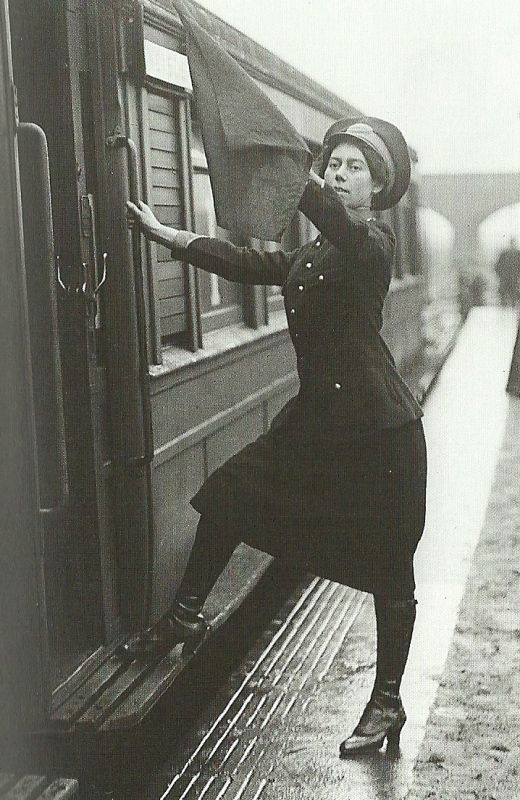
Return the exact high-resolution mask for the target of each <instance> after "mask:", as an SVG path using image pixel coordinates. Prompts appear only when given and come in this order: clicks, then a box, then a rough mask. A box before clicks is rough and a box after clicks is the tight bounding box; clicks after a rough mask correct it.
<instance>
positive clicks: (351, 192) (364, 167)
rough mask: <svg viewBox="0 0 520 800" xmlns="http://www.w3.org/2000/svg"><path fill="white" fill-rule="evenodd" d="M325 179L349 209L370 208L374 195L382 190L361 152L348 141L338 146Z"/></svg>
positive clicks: (330, 160)
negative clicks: (373, 178)
mask: <svg viewBox="0 0 520 800" xmlns="http://www.w3.org/2000/svg"><path fill="white" fill-rule="evenodd" d="M323 178H324V180H325V183H327V184H328V185H329V186H332V188H333V189H334V190H335V191H336V192H337V193H338V194H339V196H340V198H341V200H342V201H343V203H344V205H346V206H347V208H362V207H365V208H370V206H371V204H372V195H373V194H374V192H377V191H380V190H381V188H382V187H381V186H376V185H375V184H374V181H373V180H372V176H371V174H370V170H369V168H368V164H367V162H366V159H365V156H364V155H363V153H362V152H361V150H360V149H359V148H358V147H356V145H355V144H352V143H351V142H348V141H345V142H340V143H339V144H338V145H336V147H335V148H334V150H333V151H332V153H331V155H330V158H329V163H328V165H327V169H326V170H325V174H324V176H323Z"/></svg>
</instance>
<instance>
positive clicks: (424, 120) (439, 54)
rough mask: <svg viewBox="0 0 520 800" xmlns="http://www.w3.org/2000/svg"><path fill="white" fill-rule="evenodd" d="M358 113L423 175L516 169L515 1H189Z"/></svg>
mask: <svg viewBox="0 0 520 800" xmlns="http://www.w3.org/2000/svg"><path fill="white" fill-rule="evenodd" d="M199 3H200V4H201V5H202V6H204V7H205V8H207V9H209V10H211V11H213V12H214V13H215V14H217V15H218V16H219V17H221V18H222V19H225V20H226V21H227V22H229V23H230V24H232V25H234V26H235V27H236V28H238V29H239V30H241V31H243V32H244V33H246V34H247V35H248V36H251V37H252V38H253V39H255V40H256V41H257V42H260V43H261V44H263V45H264V46H265V47H267V48H269V49H270V50H271V51H273V52H274V53H276V54H277V55H279V56H281V57H282V58H283V59H284V60H285V61H287V62H289V63H290V64H292V65H293V66H294V67H296V68H297V69H299V70H300V71H302V72H304V73H306V74H307V75H309V76H311V77H312V78H314V79H315V80H317V81H318V82H319V83H321V84H323V85H324V86H326V87H327V88H328V89H330V90H331V91H333V92H334V93H336V94H338V95H340V96H341V97H343V98H344V99H345V100H348V101H349V102H351V103H353V104H354V105H356V106H357V107H359V108H361V109H362V110H363V111H365V112H366V113H368V114H371V115H373V116H380V117H386V118H387V119H389V120H390V121H392V122H395V124H397V125H398V126H399V127H400V128H401V129H402V131H403V133H404V134H405V136H406V137H407V138H408V139H409V141H410V143H411V144H412V145H413V146H414V147H415V148H416V149H417V150H418V152H419V159H420V164H421V169H422V171H423V172H424V173H426V172H453V171H457V172H495V171H502V172H506V171H518V170H520V55H519V54H520V0H497V2H496V3H494V2H493V0H486V1H485V2H484V0H199Z"/></svg>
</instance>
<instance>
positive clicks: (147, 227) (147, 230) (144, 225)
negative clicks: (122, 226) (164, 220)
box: [126, 200, 162, 239]
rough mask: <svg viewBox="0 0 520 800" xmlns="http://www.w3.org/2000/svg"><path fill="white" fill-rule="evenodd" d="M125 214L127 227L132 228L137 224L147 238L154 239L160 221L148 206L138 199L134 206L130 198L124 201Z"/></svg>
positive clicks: (157, 232) (159, 227) (159, 226)
mask: <svg viewBox="0 0 520 800" xmlns="http://www.w3.org/2000/svg"><path fill="white" fill-rule="evenodd" d="M126 215H127V219H128V227H129V228H133V227H134V225H137V226H138V227H139V228H140V229H141V231H142V232H143V234H144V235H145V236H146V238H147V239H155V238H156V237H157V235H158V234H159V231H160V229H161V227H162V226H161V223H160V222H159V220H158V219H157V217H156V216H155V214H154V213H153V211H152V209H151V208H150V206H147V205H146V203H143V201H142V200H139V204H138V205H137V206H136V205H135V203H132V202H131V201H130V200H127V201H126Z"/></svg>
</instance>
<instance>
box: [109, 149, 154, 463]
mask: <svg viewBox="0 0 520 800" xmlns="http://www.w3.org/2000/svg"><path fill="white" fill-rule="evenodd" d="M106 143H107V145H108V146H109V147H126V150H127V152H128V167H129V184H130V185H129V189H130V200H131V201H132V202H133V203H136V204H137V203H138V201H139V160H138V159H139V157H138V153H137V147H136V144H135V142H134V141H133V139H130V138H129V137H128V136H123V135H119V134H116V135H114V136H109V137H108V138H107V140H106ZM131 235H132V261H133V268H134V287H135V308H136V321H137V340H138V348H139V377H140V382H141V403H142V419H143V439H144V447H143V454H142V456H136V457H135V458H132V459H130V460H129V462H130V463H131V464H133V465H139V464H149V463H151V461H152V460H153V457H154V444H153V425H152V408H151V403H150V389H149V382H150V376H149V372H148V337H147V332H146V309H145V303H144V283H143V271H142V265H141V240H140V235H141V234H140V231H139V229H138V227H137V226H136V225H134V226H133V228H132V232H131Z"/></svg>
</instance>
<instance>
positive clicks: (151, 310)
mask: <svg viewBox="0 0 520 800" xmlns="http://www.w3.org/2000/svg"><path fill="white" fill-rule="evenodd" d="M2 13H3V18H2V22H3V29H2V37H3V40H2V52H3V54H4V55H3V62H2V64H3V72H2V76H1V77H2V90H3V93H4V94H3V98H4V100H3V105H2V107H1V108H0V113H1V115H2V119H1V122H2V130H3V131H4V133H5V134H6V135H4V137H3V139H2V142H3V145H2V147H3V148H4V150H3V151H2V153H1V156H2V163H1V164H0V167H1V170H2V176H3V178H2V185H3V186H6V187H9V188H8V190H6V203H7V201H9V203H10V204H11V205H10V207H9V209H7V205H6V206H5V209H4V213H3V214H2V217H1V220H0V225H1V227H2V238H3V239H4V238H5V239H6V241H7V242H8V246H7V249H6V248H4V253H5V256H4V257H5V258H6V259H7V260H8V261H9V264H8V265H7V266H8V269H7V270H5V271H4V270H3V272H4V279H5V280H6V281H8V282H9V287H8V288H9V292H8V293H7V294H6V296H7V297H8V298H9V299H10V308H11V309H12V315H13V318H12V319H5V320H3V323H2V324H3V325H5V326H6V328H5V330H4V331H3V334H4V341H9V342H12V341H13V338H14V339H15V340H16V345H15V349H14V350H13V351H12V353H11V354H10V355H8V356H6V365H5V366H4V374H5V376H6V381H7V383H8V385H9V386H11V387H12V392H13V393H14V398H15V402H14V404H13V401H12V398H11V399H9V397H4V401H5V409H4V408H3V409H2V414H3V420H5V421H6V422H7V421H8V422H9V425H10V433H11V440H10V441H8V442H7V445H8V449H9V450H10V451H12V458H11V456H10V460H7V461H6V464H5V466H6V468H8V470H9V475H8V479H7V478H6V481H5V482H3V485H2V496H4V493H9V503H10V507H11V508H14V509H15V510H17V511H18V512H19V519H18V518H16V514H14V515H13V514H11V515H7V517H6V521H5V524H6V526H7V528H6V534H5V536H4V544H3V546H4V551H5V558H4V559H3V560H2V562H1V563H2V570H7V571H9V572H10V573H11V576H10V578H9V580H8V581H7V589H6V595H5V598H4V601H5V602H4V603H3V608H2V615H3V619H2V623H3V628H4V637H3V638H4V641H5V642H8V643H9V642H13V646H12V647H11V646H10V645H9V646H8V647H4V649H3V651H2V656H1V658H2V669H1V670H0V671H1V672H2V674H3V675H5V676H7V677H6V680H4V681H3V683H2V690H1V691H2V692H5V693H6V694H8V695H9V694H10V695H11V696H18V697H20V698H23V701H24V708H25V712H24V714H23V715H22V718H21V720H20V722H21V727H22V728H25V729H31V728H35V727H36V728H38V727H40V728H41V727H46V726H52V724H57V723H59V724H62V725H63V724H66V725H71V726H73V725H81V720H82V719H83V720H84V721H85V722H86V723H88V724H90V725H92V724H93V717H92V714H91V713H90V712H89V711H88V708H89V706H88V703H89V702H90V700H91V699H92V698H94V697H99V695H100V693H101V691H102V690H104V689H106V688H107V687H108V688H109V687H110V686H112V685H113V682H114V681H115V680H116V679H117V678H118V677H119V676H120V674H121V673H120V669H121V667H120V666H117V664H116V663H115V662H116V658H115V657H114V656H112V653H113V652H114V648H115V645H116V644H117V643H118V642H120V641H121V639H122V638H124V637H125V636H128V635H129V634H130V633H132V632H133V631H136V630H138V629H139V628H140V627H142V626H145V625H147V624H149V623H150V622H152V621H153V620H155V619H156V618H157V617H158V616H159V615H160V614H161V613H162V612H164V611H165V609H166V608H167V606H168V605H169V603H170V601H171V599H172V596H173V593H174V592H175V589H176V586H177V585H178V582H179V580H180V578H181V577H182V572H183V569H184V565H185V563H186V560H187V558H188V555H189V551H190V547H191V543H192V541H193V536H194V532H195V526H196V513H195V512H194V510H193V509H192V508H191V506H190V505H189V499H190V497H191V495H192V494H193V493H194V492H195V491H196V490H197V488H198V487H199V486H200V484H201V483H202V481H203V480H204V478H205V477H206V476H207V475H208V474H209V473H210V472H211V471H212V470H213V469H215V468H216V467H217V466H218V465H219V464H220V463H222V462H223V461H224V460H225V459H226V458H227V457H228V456H230V455H231V454H232V453H234V452H235V451H237V450H238V449H239V448H240V447H241V446H243V445H244V444H245V443H246V442H248V441H250V440H252V439H254V438H255V437H257V436H258V435H259V434H260V433H262V432H263V431H265V430H266V429H267V427H268V425H269V423H270V420H271V419H272V417H273V416H274V415H275V414H276V412H277V411H278V410H279V408H280V407H281V406H282V405H283V403H284V402H285V401H286V400H287V398H288V397H289V396H291V394H293V393H295V392H296V391H297V385H298V384H297V375H296V368H295V360H294V357H293V353H292V348H291V346H290V341H289V336H288V333H287V327H286V321H285V317H284V311H283V304H282V299H281V296H280V293H279V290H278V289H277V288H276V287H272V288H270V287H241V286H238V285H236V284H231V283H229V282H226V281H224V280H223V279H220V278H217V277H215V276H211V275H208V274H203V273H198V272H197V271H196V270H195V269H194V268H193V267H191V266H189V265H187V264H184V263H181V262H179V261H175V260H172V257H171V254H170V253H169V252H168V251H167V250H165V249H164V248H162V247H161V246H156V245H154V244H148V243H145V241H144V240H142V239H141V237H140V236H139V234H138V233H136V232H135V231H134V232H133V233H130V232H129V231H128V229H127V224H126V217H125V208H124V201H125V199H126V198H128V197H131V198H133V199H135V198H137V197H142V198H143V199H145V200H146V201H147V202H148V203H149V204H150V205H151V206H152V207H153V208H154V209H155V211H156V214H157V216H158V217H159V219H160V220H161V222H163V223H165V224H172V225H174V226H176V227H181V228H188V229H193V230H196V231H200V232H202V233H209V234H214V233H216V232H218V233H219V235H222V236H226V235H229V234H228V233H226V232H225V231H217V225H216V219H215V213H214V208H213V201H212V196H211V184H210V180H209V174H208V167H207V162H206V157H205V153H204V146H203V142H202V138H201V135H200V129H199V125H198V121H197V119H196V117H195V115H194V113H193V109H192V104H191V82H190V76H189V70H188V65H187V59H186V56H185V52H184V39H183V31H182V26H181V23H180V20H179V18H178V16H177V15H176V13H175V12H174V10H173V8H172V6H171V5H170V4H169V3H168V0H160V1H159V0H157V2H152V1H151V0H142V1H141V2H137V0H132V1H131V0H112V2H110V1H109V0H60V1H59V2H56V0H36V2H35V0H17V1H16V2H11V3H9V4H8V3H7V0H3V3H2ZM193 13H194V14H195V15H196V16H197V19H198V20H199V21H200V23H201V24H202V25H203V26H204V27H205V28H206V29H207V30H208V31H209V32H210V33H211V34H212V35H213V36H214V37H215V38H216V39H217V41H219V42H220V44H221V45H223V46H224V47H225V49H227V50H228V52H229V53H230V54H231V55H232V56H234V57H235V58H236V59H237V60H238V62H239V63H240V64H241V65H242V66H243V67H244V68H245V69H246V70H247V71H248V73H249V74H250V75H251V76H252V78H253V79H254V80H256V81H257V82H258V83H259V85H260V86H261V87H262V89H264V91H265V92H266V93H267V94H268V96H269V97H270V98H271V99H272V100H273V101H274V103H275V104H276V105H277V106H278V107H279V108H280V109H281V110H282V112H283V113H284V114H285V115H286V116H287V117H288V119H289V120H290V121H291V122H292V123H293V125H294V126H295V127H296V128H297V130H298V131H299V133H300V134H301V135H302V136H303V137H304V138H305V139H306V141H307V142H308V144H309V145H310V147H311V148H312V149H317V148H318V146H319V142H320V141H321V139H322V136H323V133H324V132H325V130H326V129H327V128H328V126H329V125H330V124H331V123H332V122H333V121H334V120H335V119H337V118H339V117H341V116H345V115H348V114H352V113H355V111H356V110H355V109H354V108H353V107H352V106H350V105H349V104H348V103H346V102H345V101H343V100H341V99H340V98H338V97H336V96H334V95H332V94H331V93H330V92H328V91H326V90H325V89H323V88H322V87H321V86H319V85H318V84H316V83H315V82H314V81H312V80H310V79H309V78H307V77H305V76H303V75H301V74H299V73H298V72H297V71H296V70H294V69H293V68H291V67H290V66H288V65H287V64H285V63H284V62H283V61H281V60H280V59H279V58H277V57H276V56H274V55H273V54H271V53H269V52H268V51H267V50H265V49H264V48H262V47H260V46H259V45H258V44H256V43H255V42H254V41H252V40H251V39H249V38H247V37H245V36H244V35H242V34H241V33H239V32H238V31H236V30H235V29H233V28H231V27H230V26H228V25H227V24H225V23H223V22H222V21H221V20H220V19H218V18H217V17H215V16H214V15H212V14H210V13H209V12H207V11H204V10H203V9H202V8H200V7H199V6H197V5H196V4H193ZM9 40H10V42H11V50H9V47H8V45H9ZM10 53H11V56H10V57H9V54H10ZM12 86H14V87H16V93H15V92H13V91H12V90H11V88H12ZM4 178H5V179H4ZM416 206H417V176H416V175H414V180H413V181H412V184H411V187H410V189H409V191H408V193H407V195H406V196H405V198H404V199H403V201H401V203H400V204H399V206H398V207H397V208H396V209H393V210H392V211H391V212H385V214H386V215H387V217H388V219H389V221H390V223H391V224H392V225H393V227H394V228H395V229H396V231H397V234H398V241H399V249H398V253H397V258H396V263H395V267H394V269H395V276H394V279H393V282H392V286H391V290H390V294H389V298H388V301H387V305H386V310H385V327H384V335H385V337H386V339H387V341H388V342H389V345H390V347H391V349H392V351H393V353H394V355H395V356H396V360H397V361H398V363H399V364H400V365H401V366H402V367H406V364H407V363H412V362H413V360H414V359H415V358H416V357H417V356H418V353H419V349H420V346H421V330H420V325H421V322H420V313H421V306H422V305H423V304H424V302H425V295H426V289H425V281H424V278H423V276H422V274H421V265H420V254H419V252H418V246H417V236H416V219H415V214H416ZM8 211H9V213H8ZM9 215H10V216H9ZM312 235H313V230H312V226H311V225H310V223H308V221H307V220H306V219H305V218H304V217H303V216H301V215H300V214H298V215H297V216H296V217H295V219H294V220H293V222H292V224H291V225H290V227H289V229H288V230H287V231H286V234H285V238H284V241H283V242H282V246H287V247H294V246H296V245H298V244H299V243H303V242H304V241H305V240H307V239H309V238H310V237H311V236H312ZM240 243H241V244H244V243H245V244H247V242H240ZM253 244H254V245H255V246H257V247H263V248H273V247H276V246H277V245H276V244H275V243H272V242H253ZM15 310H16V311H17V316H16V315H15ZM17 414H18V416H17V418H16V419H14V416H16V415H17ZM24 415H25V416H24ZM11 418H12V422H11ZM24 419H25V422H24V421H23V420H24ZM22 429H23V435H22V434H21V433H20V434H18V433H17V431H18V432H20V431H22ZM20 465H22V466H20ZM22 475H23V479H22ZM16 476H18V483H17V484H16V490H15V491H14V490H13V487H12V484H13V480H14V479H15V477H16ZM15 483H16V480H15ZM22 484H23V485H22ZM13 504H14V505H13ZM6 508H7V506H6ZM20 542H22V543H23V546H20ZM235 558H236V559H238V560H239V562H240V571H238V570H237V572H236V574H240V575H241V576H244V578H243V580H242V582H241V584H240V585H238V586H237V585H236V583H237V582H236V580H235V581H234V582H233V581H228V585H227V601H226V602H227V605H226V608H227V610H228V611H230V610H231V609H232V608H233V607H234V606H235V605H236V603H237V602H238V601H239V600H240V599H241V598H242V597H243V596H244V593H245V592H246V591H249V590H250V589H251V587H252V586H253V585H254V583H255V581H256V580H257V579H258V577H259V576H260V575H261V574H262V573H263V572H264V570H265V569H266V567H267V565H268V563H269V558H268V557H266V556H265V555H264V554H261V553H258V552H257V551H254V550H252V549H250V548H245V546H244V548H243V549H242V550H241V551H240V552H239V553H237V554H236V556H235ZM237 563H238V561H237ZM244 565H245V566H244ZM230 574H231V575H233V569H231V571H230ZM224 580H225V579H224ZM10 581H12V583H10ZM17 581H18V582H19V581H21V582H22V585H23V586H25V588H26V593H25V594H24V595H23V598H22V596H21V595H20V592H19V591H16V590H15V588H14V586H15V584H16V583H17ZM226 613H227V612H226ZM221 616H222V617H225V614H223V615H221ZM28 657H29V662H30V664H31V669H29V670H28V669H27V667H26V666H24V668H23V669H22V668H21V665H22V664H24V665H26V664H27V659H28ZM100 665H101V666H103V669H104V670H105V678H104V680H105V682H104V683H103V684H102V685H101V684H100V683H99V681H98V682H96V681H95V680H94V679H93V676H94V675H96V674H97V673H96V670H98V672H99V669H100ZM111 670H112V671H111ZM163 678H164V674H163ZM163 678H161V677H157V679H156V683H157V686H156V687H155V689H156V691H155V694H154V689H153V687H152V689H151V690H150V692H149V693H148V695H146V697H147V700H146V703H145V702H144V701H143V708H142V713H141V712H139V713H135V708H136V703H137V706H139V701H136V702H135V703H134V705H133V713H132V714H130V713H128V714H126V712H121V713H120V714H119V716H117V721H116V722H114V726H115V727H122V728H125V727H129V726H131V725H133V724H135V722H136V721H137V720H139V719H141V718H142V716H143V715H144V714H145V713H146V710H147V709H148V708H149V707H150V705H152V704H153V703H152V701H151V700H150V697H151V698H152V699H153V697H155V696H156V695H157V696H158V695H159V694H160V692H161V687H160V685H159V684H160V682H161V680H162V679H163ZM89 681H90V683H89ZM81 687H83V689H82V691H83V695H82V696H83V706H81V708H79V707H78V704H77V697H78V695H77V691H78V688H81ZM89 687H90V688H89ZM130 688H131V687H130V686H129V684H128V683H126V684H124V689H125V692H126V693H127V694H128V691H129V690H130ZM74 692H76V694H75V695H74ZM89 693H90V694H89ZM113 693H114V690H113ZM73 701H74V702H75V703H76V705H74V702H73ZM67 703H69V706H73V707H74V708H75V712H74V714H73V713H72V712H70V714H69V716H67V713H69V712H67V713H66V712H65V711H64V708H68V706H67ZM110 708H112V706H111V707H110ZM78 709H79V710H78ZM107 709H108V706H107ZM108 713H109V711H108V710H106V713H104V714H100V715H99V718H98V719H97V722H98V723H99V724H100V725H102V724H105V725H106V722H107V715H108ZM13 714H14V712H13ZM11 716H13V715H11ZM9 724H10V723H9ZM96 724H97V723H96ZM109 727H110V726H109Z"/></svg>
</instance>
